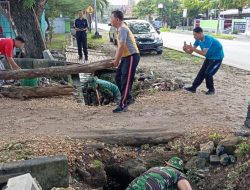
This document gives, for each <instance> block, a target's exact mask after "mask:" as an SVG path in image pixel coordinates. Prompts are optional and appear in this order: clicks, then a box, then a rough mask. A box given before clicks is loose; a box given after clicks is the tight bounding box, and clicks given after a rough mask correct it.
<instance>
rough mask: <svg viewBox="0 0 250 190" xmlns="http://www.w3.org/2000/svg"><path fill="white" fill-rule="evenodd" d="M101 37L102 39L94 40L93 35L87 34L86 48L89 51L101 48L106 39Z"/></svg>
mask: <svg viewBox="0 0 250 190" xmlns="http://www.w3.org/2000/svg"><path fill="white" fill-rule="evenodd" d="M105 36H106V35H103V36H102V38H97V39H94V34H92V33H90V34H88V48H89V49H98V48H99V47H101V46H103V45H104V44H105V43H106V42H108V39H107V38H106V37H105Z"/></svg>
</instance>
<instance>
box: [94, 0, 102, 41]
mask: <svg viewBox="0 0 250 190" xmlns="http://www.w3.org/2000/svg"><path fill="white" fill-rule="evenodd" d="M96 1H97V0H95V3H94V9H95V38H101V37H102V36H101V35H100V34H99V32H98V27H97V4H96Z"/></svg>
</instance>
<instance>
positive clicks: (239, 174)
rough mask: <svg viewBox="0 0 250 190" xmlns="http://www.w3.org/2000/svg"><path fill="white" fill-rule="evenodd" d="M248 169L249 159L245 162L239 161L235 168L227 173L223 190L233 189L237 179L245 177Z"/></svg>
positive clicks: (249, 169) (249, 166)
mask: <svg viewBox="0 0 250 190" xmlns="http://www.w3.org/2000/svg"><path fill="white" fill-rule="evenodd" d="M249 171H250V160H248V161H246V162H245V163H243V164H241V163H239V164H238V165H237V166H236V167H235V169H234V170H233V171H231V172H229V174H228V175H227V182H226V183H225V190H234V189H236V187H237V181H240V180H241V178H244V177H246V174H247V173H249Z"/></svg>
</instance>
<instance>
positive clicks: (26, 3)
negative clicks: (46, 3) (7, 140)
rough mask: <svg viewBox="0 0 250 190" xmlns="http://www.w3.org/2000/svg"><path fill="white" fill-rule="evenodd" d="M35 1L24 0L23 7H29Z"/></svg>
mask: <svg viewBox="0 0 250 190" xmlns="http://www.w3.org/2000/svg"><path fill="white" fill-rule="evenodd" d="M34 3H35V0H24V1H23V7H24V8H31V7H32V6H33V5H34Z"/></svg>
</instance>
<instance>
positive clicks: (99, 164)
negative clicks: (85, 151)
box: [91, 160, 103, 169]
mask: <svg viewBox="0 0 250 190" xmlns="http://www.w3.org/2000/svg"><path fill="white" fill-rule="evenodd" d="M91 166H92V167H93V168H96V169H97V168H101V167H103V163H102V162H101V161H99V160H93V161H92V162H91Z"/></svg>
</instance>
